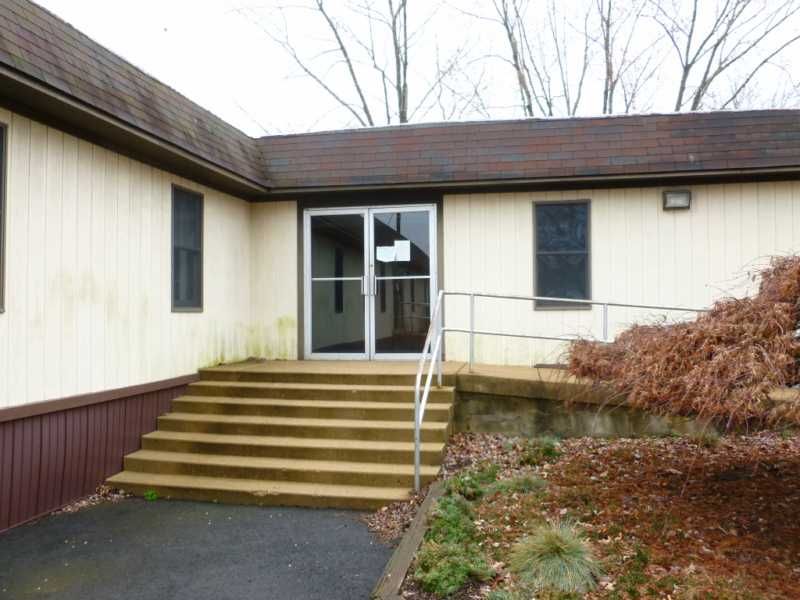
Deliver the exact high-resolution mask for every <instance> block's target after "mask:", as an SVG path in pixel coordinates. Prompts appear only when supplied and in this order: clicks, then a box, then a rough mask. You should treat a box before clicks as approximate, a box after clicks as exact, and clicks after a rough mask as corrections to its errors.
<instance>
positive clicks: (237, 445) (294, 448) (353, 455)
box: [142, 431, 444, 466]
mask: <svg viewBox="0 0 800 600" xmlns="http://www.w3.org/2000/svg"><path fill="white" fill-rule="evenodd" d="M142 448H143V449H145V450H159V451H163V452H195V453H200V454H231V455H236V456H264V457H269V456H271V457H275V458H300V459H308V460H348V461H355V462H377V463H401V464H413V461H414V444H413V443H412V442H387V441H385V440H380V441H369V440H341V439H328V438H320V439H315V438H296V437H276V436H262V435H252V436H251V435H220V434H214V433H183V432H180V431H153V432H152V433H148V434H146V435H145V436H143V437H142ZM443 454H444V443H442V442H438V443H436V442H428V443H424V444H421V448H420V460H421V461H422V464H426V465H435V466H438V465H440V464H441V462H442V457H443Z"/></svg>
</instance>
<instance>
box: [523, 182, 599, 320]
mask: <svg viewBox="0 0 800 600" xmlns="http://www.w3.org/2000/svg"><path fill="white" fill-rule="evenodd" d="M575 204H580V205H585V206H586V217H587V218H586V253H585V254H586V296H587V297H586V298H585V300H591V299H592V201H591V199H589V198H574V199H569V200H535V201H534V202H533V203H532V206H531V209H532V211H533V215H532V217H533V218H532V221H533V236H532V237H533V295H534V296H540V295H543V294H540V293H539V291H540V290H539V277H538V273H537V272H536V263H537V260H536V259H537V257H538V255H539V249H538V247H537V233H536V232H537V224H536V207H537V206H539V205H548V206H566V205H575ZM575 254H579V253H578V252H575ZM582 299H583V298H582ZM533 309H534V310H544V311H548V310H550V311H552V310H562V311H563V310H569V311H573V310H592V305H591V304H583V303H579V302H561V303H547V304H542V301H541V300H534V301H533Z"/></svg>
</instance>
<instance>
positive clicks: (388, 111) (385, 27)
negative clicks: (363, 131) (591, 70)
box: [238, 0, 482, 126]
mask: <svg viewBox="0 0 800 600" xmlns="http://www.w3.org/2000/svg"><path fill="white" fill-rule="evenodd" d="M410 4H413V3H412V2H410V0H380V1H378V0H351V1H349V2H347V3H340V2H337V3H332V4H331V6H335V7H336V9H333V8H332V7H331V6H329V3H328V2H327V0H308V3H307V4H304V5H295V6H289V7H280V8H279V9H278V10H279V13H280V17H281V19H280V21H281V22H282V26H278V27H277V28H276V27H275V26H274V25H273V23H271V21H274V19H267V20H265V19H263V18H260V16H259V15H258V14H257V11H256V10H255V9H239V11H238V12H239V13H240V14H242V15H243V16H245V17H246V18H248V20H250V21H251V22H253V23H254V24H256V25H257V26H258V27H260V28H261V30H262V31H264V32H265V33H266V34H267V35H268V36H269V37H270V38H271V39H272V40H273V41H275V42H276V43H277V44H278V45H280V47H281V48H283V49H284V51H285V52H286V53H287V55H288V56H289V57H290V58H291V59H292V60H293V61H294V63H295V64H296V65H297V66H298V67H299V68H300V70H301V71H302V72H303V74H304V75H305V76H307V77H308V78H310V79H311V80H312V81H314V82H315V83H316V84H317V85H318V86H319V87H320V88H321V89H322V90H323V91H324V92H325V93H326V94H327V95H328V96H329V97H330V98H331V99H332V100H333V101H334V102H335V103H336V104H337V105H339V106H341V107H342V108H344V109H345V110H347V112H348V113H349V114H350V115H351V117H352V118H354V119H355V122H356V123H358V124H359V125H361V126H373V125H376V124H379V121H383V122H384V123H386V124H391V123H393V122H398V123H407V122H409V121H410V120H413V119H414V118H415V117H416V118H421V117H423V116H424V115H425V114H427V113H428V112H430V111H431V110H436V109H441V108H442V106H444V105H447V107H448V109H447V110H446V112H448V113H450V114H461V113H463V112H464V111H467V110H469V109H470V108H471V107H473V106H475V107H479V105H480V104H481V102H482V100H481V99H479V97H478V96H479V94H478V90H479V88H480V86H481V85H482V84H480V83H479V82H473V81H472V80H471V79H470V78H469V77H467V76H466V75H465V74H464V72H463V70H462V69H461V62H462V61H463V60H464V59H465V56H466V48H467V43H464V44H463V45H462V46H461V47H459V48H456V49H455V50H454V51H452V52H451V53H450V54H449V55H448V56H447V57H446V58H444V59H442V58H441V57H440V56H439V55H438V53H437V60H436V62H435V64H433V63H432V61H430V60H428V59H427V58H426V57H424V56H422V55H420V57H419V59H418V64H419V66H420V67H422V68H419V69H417V70H415V71H412V70H411V66H412V65H411V55H412V50H413V47H414V43H415V42H416V41H417V40H418V39H419V38H420V37H421V36H423V35H424V34H425V33H426V27H425V26H426V25H427V24H428V21H429V20H430V19H431V18H432V16H433V14H435V11H436V8H435V7H434V6H433V5H432V4H427V5H422V6H427V8H428V13H427V15H423V16H424V18H423V19H422V20H421V23H419V24H418V26H417V29H415V30H413V31H412V30H411V26H410V21H409V9H410ZM431 7H433V8H431ZM300 10H304V11H310V12H311V13H312V14H313V15H314V16H315V17H316V18H317V19H318V22H319V23H320V24H321V26H322V28H323V31H324V33H325V34H326V36H325V37H326V41H327V44H328V46H329V47H328V49H327V50H325V51H324V52H321V53H318V54H316V55H310V56H309V55H308V53H307V51H306V48H305V45H304V43H297V42H295V41H294V39H293V37H292V35H291V34H292V30H291V27H290V26H289V22H290V18H289V13H294V12H297V11H300ZM342 11H346V12H344V17H341V16H339V14H340V13H342ZM312 45H313V44H312ZM337 68H338V69H342V68H343V71H340V75H339V76H331V72H332V71H333V70H334V69H337ZM423 72H425V74H424V75H423V74H422V73H423ZM411 79H413V80H414V81H413V84H414V87H412V85H411V84H412V82H411ZM456 79H457V80H458V85H456V83H454V80H456ZM414 89H416V90H417V93H416V95H415V97H414V98H413V103H412V96H411V94H412V92H413V90H414ZM479 110H480V109H479Z"/></svg>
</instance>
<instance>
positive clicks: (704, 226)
mask: <svg viewBox="0 0 800 600" xmlns="http://www.w3.org/2000/svg"><path fill="white" fill-rule="evenodd" d="M690 189H691V191H692V194H693V197H692V207H691V210H689V211H669V212H667V211H663V210H662V208H661V192H662V190H663V188H658V187H648V188H631V189H616V190H609V189H596V190H582V191H565V192H536V193H502V194H475V195H449V196H446V197H445V201H444V242H443V245H444V258H443V268H444V287H445V289H446V290H453V291H480V292H489V293H498V294H518V295H532V294H533V247H534V246H533V245H534V233H533V203H534V202H546V201H558V200H574V199H587V200H589V201H590V202H591V286H592V295H593V298H594V299H597V300H607V301H617V302H626V303H641V304H658V305H676V306H684V307H698V308H701V307H706V306H709V305H710V304H711V303H712V302H713V301H714V300H715V299H718V298H720V297H722V296H725V295H731V294H732V295H743V294H746V293H749V292H751V291H752V290H753V284H752V282H750V281H749V280H748V278H747V272H748V271H749V270H752V269H753V268H755V267H757V266H759V265H761V264H763V263H764V262H765V260H766V258H767V257H768V256H770V255H776V254H786V253H793V252H798V251H800V182H768V183H767V182H765V183H758V184H725V185H702V186H692V187H691V188H690ZM467 306H468V304H467V301H466V300H463V299H459V298H455V299H450V300H448V301H447V304H446V322H447V325H449V326H452V327H463V326H466V325H467V324H468V311H467ZM476 315H477V320H476V327H477V328H478V329H484V330H500V331H507V332H514V333H520V332H521V333H528V334H536V335H563V334H577V335H583V336H591V335H594V336H597V337H599V336H600V335H601V333H602V328H601V311H600V309H598V308H595V309H594V310H592V311H577V310H572V311H541V310H539V311H535V310H533V307H532V305H531V303H529V302H520V301H516V302H514V301H499V300H479V301H477V311H476ZM657 316H658V315H656V314H654V313H653V312H652V311H635V310H625V309H611V311H610V317H611V329H612V331H611V333H614V332H618V331H619V330H620V329H622V328H624V327H626V326H628V325H629V324H631V323H633V322H637V321H638V322H641V321H647V320H651V319H654V318H656V317H657ZM664 316H668V317H669V318H672V319H676V318H681V317H680V315H678V314H675V313H668V314H665V315H664ZM563 350H564V345H563V344H559V343H555V342H544V341H527V340H515V339H502V338H490V337H478V338H477V340H476V360H477V361H479V362H487V363H499V364H522V365H531V364H536V363H548V362H555V361H558V360H559V359H560V358H561V357H562V354H563ZM447 356H448V358H451V359H465V358H467V342H466V337H465V336H463V335H462V334H455V333H454V334H450V335H448V338H447Z"/></svg>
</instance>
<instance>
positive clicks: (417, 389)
mask: <svg viewBox="0 0 800 600" xmlns="http://www.w3.org/2000/svg"><path fill="white" fill-rule="evenodd" d="M445 296H462V297H468V298H469V329H464V328H459V327H444V326H443V323H442V321H443V319H442V305H443V303H444V297H445ZM475 298H495V299H499V300H524V301H527V302H531V301H532V302H559V303H572V304H584V305H588V306H602V307H603V312H602V315H603V338H602V339H601V340H599V341H601V342H603V343H609V342H610V341H611V339H610V338H609V336H608V309H609V307H615V308H638V309H646V310H665V311H678V312H693V313H703V312H707V311H708V309H705V308H688V307H683V306H657V305H651V304H629V303H626V302H605V301H600V300H578V299H576V298H554V297H551V296H519V295H512V294H488V293H482V292H447V291H445V290H441V291H440V292H439V294H438V296H437V299H436V304H435V306H434V309H433V313H432V314H431V321H430V325H429V326H428V334H427V336H426V337H425V344H424V345H423V347H422V354H420V358H419V366H418V368H417V378H416V382H415V385H414V489H415V490H417V491H419V489H420V430H421V428H422V421H423V419H424V418H425V407H426V406H427V404H428V396H429V395H430V391H431V381H432V380H433V373H434V371H436V373H437V375H438V377H437V385H438V386H439V387H441V385H442V338H443V337H444V334H445V333H448V332H450V333H466V334H468V335H469V371H470V372H472V368H473V365H474V363H475V336H476V335H496V336H500V337H515V338H524V339H534V340H550V341H560V342H568V341H572V340H575V339H578V338H579V337H580V336H577V335H571V336H547V335H530V334H523V333H508V332H503V331H483V330H477V329H475ZM434 332H435V337H434ZM431 345H432V346H433V348H432V349H431ZM428 359H430V366H429V367H428V375H427V377H426V379H425V385H424V387H423V386H422V376H423V373H424V372H425V364H426V363H427V362H428Z"/></svg>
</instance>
